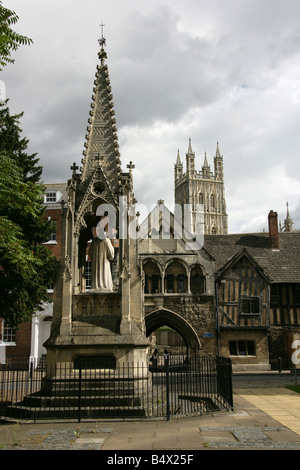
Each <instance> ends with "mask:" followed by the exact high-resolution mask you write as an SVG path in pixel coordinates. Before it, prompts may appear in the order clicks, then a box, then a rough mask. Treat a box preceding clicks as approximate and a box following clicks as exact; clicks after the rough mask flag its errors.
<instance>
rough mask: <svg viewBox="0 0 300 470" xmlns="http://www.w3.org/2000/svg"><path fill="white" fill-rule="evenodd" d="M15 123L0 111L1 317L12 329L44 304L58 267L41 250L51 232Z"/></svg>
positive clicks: (33, 162)
mask: <svg viewBox="0 0 300 470" xmlns="http://www.w3.org/2000/svg"><path fill="white" fill-rule="evenodd" d="M19 117H20V115H17V116H10V114H9V111H8V108H7V107H4V106H2V107H0V124H1V125H0V188H1V191H0V316H1V317H3V318H4V319H5V320H6V322H7V323H8V324H9V326H12V327H15V326H17V325H18V324H19V323H21V322H22V321H29V320H30V319H31V315H32V314H33V313H34V312H35V311H36V310H37V309H39V308H40V307H41V303H42V302H43V301H46V300H49V299H48V296H47V288H48V286H49V284H50V283H51V282H52V281H53V279H54V276H55V271H56V268H57V264H58V261H57V259H56V258H55V257H54V256H53V255H52V253H51V252H50V251H49V250H48V249H47V247H46V246H44V245H43V242H45V241H47V240H49V236H50V233H51V232H52V231H53V226H52V225H51V223H50V222H49V221H48V220H46V219H43V217H42V216H43V211H44V205H43V201H44V190H45V188H44V186H43V185H42V184H41V183H40V182H39V174H40V168H41V167H39V166H37V162H38V159H37V158H36V155H33V156H28V155H27V154H26V152H25V150H26V148H27V144H28V140H27V139H22V138H21V136H20V133H21V129H20V124H19ZM14 126H15V132H13V127H14ZM10 136H14V138H13V140H12V141H10ZM6 147H7V150H6Z"/></svg>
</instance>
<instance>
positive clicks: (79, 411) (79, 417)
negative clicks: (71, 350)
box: [78, 361, 81, 423]
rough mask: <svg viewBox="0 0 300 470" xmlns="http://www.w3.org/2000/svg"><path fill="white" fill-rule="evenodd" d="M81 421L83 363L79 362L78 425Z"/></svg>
mask: <svg viewBox="0 0 300 470" xmlns="http://www.w3.org/2000/svg"><path fill="white" fill-rule="evenodd" d="M80 421H81V362H80V361H79V377H78V423H80Z"/></svg>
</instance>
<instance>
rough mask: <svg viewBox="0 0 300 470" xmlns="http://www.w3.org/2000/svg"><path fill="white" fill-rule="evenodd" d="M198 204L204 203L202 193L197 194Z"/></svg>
mask: <svg viewBox="0 0 300 470" xmlns="http://www.w3.org/2000/svg"><path fill="white" fill-rule="evenodd" d="M199 204H204V198H203V193H200V194H199Z"/></svg>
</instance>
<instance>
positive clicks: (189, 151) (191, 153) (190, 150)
mask: <svg viewBox="0 0 300 470" xmlns="http://www.w3.org/2000/svg"><path fill="white" fill-rule="evenodd" d="M193 153H194V152H193V149H192V140H191V138H189V147H188V154H189V155H193Z"/></svg>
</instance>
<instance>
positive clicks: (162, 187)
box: [0, 0, 300, 233]
mask: <svg viewBox="0 0 300 470" xmlns="http://www.w3.org/2000/svg"><path fill="white" fill-rule="evenodd" d="M3 5H4V6H5V7H7V8H10V9H12V10H14V11H15V12H16V13H17V14H18V16H19V22H18V23H17V25H16V26H15V27H14V29H15V30H17V31H18V32H20V33H21V34H25V35H27V36H29V37H31V38H32V39H33V41H34V44H33V45H31V46H29V47H27V46H26V47H22V48H21V49H19V51H18V52H17V53H15V54H14V58H15V64H14V65H9V66H8V67H6V69H5V70H4V71H3V72H1V74H0V80H2V88H3V83H4V84H5V90H6V97H7V98H9V106H10V109H11V112H12V113H18V112H21V111H24V117H23V119H22V121H21V123H22V128H23V131H24V136H26V137H27V138H28V139H29V140H30V148H29V150H30V151H31V152H37V153H38V155H39V157H40V163H41V164H42V165H43V167H44V175H43V180H44V182H49V183H50V182H53V183H55V182H64V181H66V180H67V179H68V178H70V175H71V171H70V166H71V164H72V163H73V162H77V163H78V164H80V162H81V158H82V151H83V149H84V146H83V144H84V141H85V134H86V126H87V120H88V113H89V109H90V103H91V96H92V87H93V81H94V76H95V70H96V65H97V63H98V57H97V52H98V48H99V46H98V38H99V36H100V35H101V28H100V26H99V25H100V24H101V23H102V22H103V23H104V24H105V28H104V36H105V37H106V41H107V46H106V50H107V53H108V61H107V64H108V67H109V73H110V79H111V85H112V92H113V97H114V99H113V101H114V105H115V111H116V120H117V128H118V137H119V144H120V152H121V159H122V167H123V170H124V171H125V170H126V165H127V163H128V162H129V161H130V160H132V161H133V162H134V164H135V170H134V191H135V196H136V198H137V200H138V202H139V203H140V204H145V205H147V207H149V209H150V208H151V206H152V205H153V204H155V203H156V202H157V200H158V199H164V200H165V203H166V204H167V205H169V206H170V207H171V206H172V204H173V202H174V181H173V172H174V163H175V160H176V156H177V150H178V149H179V152H180V156H181V159H182V161H183V162H184V163H185V154H186V152H187V148H188V140H189V138H191V140H192V147H193V150H194V152H195V154H196V167H197V169H198V170H200V169H201V167H202V164H203V161H204V153H205V152H207V157H208V162H209V164H210V165H211V167H212V168H213V156H214V155H215V151H216V146H217V142H219V147H220V151H221V153H222V154H223V157H224V170H225V183H226V200H227V211H228V215H229V231H230V233H237V232H254V231H262V230H263V229H267V215H268V212H269V211H270V210H275V211H277V212H278V214H279V219H280V220H281V221H283V219H284V217H285V214H286V202H287V201H288V203H289V209H290V213H291V215H292V218H293V220H294V224H295V227H296V228H297V229H300V130H299V126H300V27H299V23H300V2H299V0H209V1H208V0H109V1H107V0H85V1H83V0H80V1H79V0H26V1H24V0H3Z"/></svg>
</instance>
